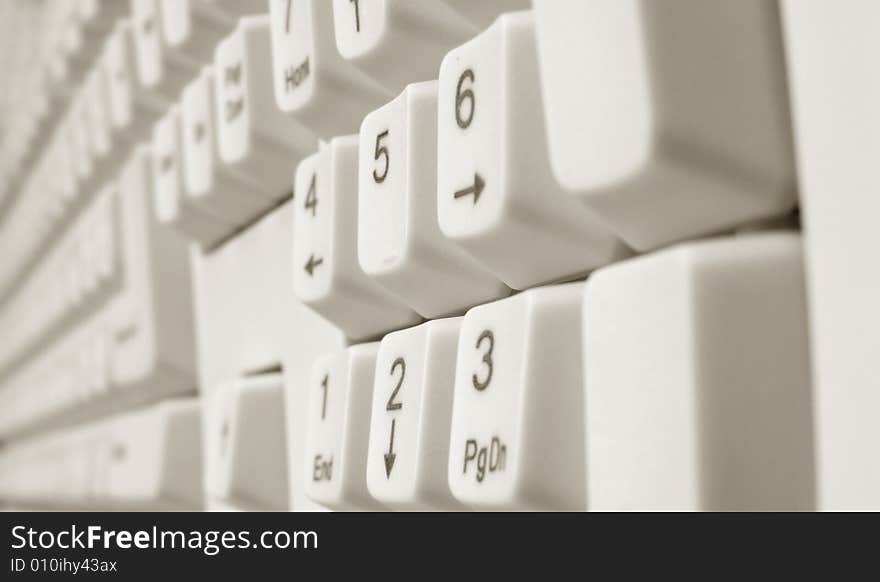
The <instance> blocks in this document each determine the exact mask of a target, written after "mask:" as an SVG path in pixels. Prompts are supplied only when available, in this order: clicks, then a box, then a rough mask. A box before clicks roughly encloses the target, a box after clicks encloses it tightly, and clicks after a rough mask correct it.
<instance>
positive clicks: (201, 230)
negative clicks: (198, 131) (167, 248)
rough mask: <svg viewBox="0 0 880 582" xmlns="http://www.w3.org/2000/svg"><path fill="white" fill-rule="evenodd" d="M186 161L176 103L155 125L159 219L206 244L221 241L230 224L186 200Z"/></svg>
mask: <svg viewBox="0 0 880 582" xmlns="http://www.w3.org/2000/svg"><path fill="white" fill-rule="evenodd" d="M183 166H184V162H183V156H182V149H181V144H180V115H179V112H178V108H177V106H173V107H171V108H170V109H169V110H168V113H166V114H165V115H164V116H162V118H161V119H160V120H159V121H158V122H157V123H156V126H155V127H154V128H153V139H152V156H151V167H152V182H153V204H154V208H155V210H156V216H157V218H158V219H159V222H161V223H163V224H167V225H168V226H170V227H171V228H174V229H176V230H178V231H180V232H181V233H182V234H184V235H185V236H188V237H189V238H192V239H194V240H196V241H198V242H199V243H201V244H203V245H212V244H214V243H216V242H217V241H219V240H220V239H221V238H222V237H223V236H224V235H225V234H226V233H227V232H229V231H230V230H231V228H232V227H231V226H230V225H229V224H227V223H224V222H223V221H222V219H220V218H219V217H217V216H212V215H210V214H207V213H205V212H203V211H202V210H200V209H199V208H198V207H193V206H192V205H190V204H187V202H186V200H184V193H183V172H184V168H183Z"/></svg>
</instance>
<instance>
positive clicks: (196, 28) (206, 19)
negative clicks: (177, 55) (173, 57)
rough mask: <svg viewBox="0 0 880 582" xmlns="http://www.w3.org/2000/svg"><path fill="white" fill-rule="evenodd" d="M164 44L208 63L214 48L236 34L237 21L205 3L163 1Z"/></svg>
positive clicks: (192, 0) (161, 5) (191, 0)
mask: <svg viewBox="0 0 880 582" xmlns="http://www.w3.org/2000/svg"><path fill="white" fill-rule="evenodd" d="M159 14H160V16H161V19H162V40H163V42H164V43H165V44H166V45H167V46H168V47H169V48H170V49H171V50H172V51H175V52H181V53H184V54H185V55H187V56H188V57H190V58H192V59H195V60H196V61H198V62H208V61H210V60H211V59H212V58H213V56H214V47H215V46H216V45H217V43H218V42H220V40H221V39H222V38H223V37H224V36H226V34H228V33H229V31H230V30H232V27H233V25H234V21H233V20H232V19H231V18H230V17H229V16H228V15H227V14H225V13H224V12H222V11H221V10H218V9H217V8H214V7H212V6H210V5H209V4H208V3H205V2H202V1H201V0H159Z"/></svg>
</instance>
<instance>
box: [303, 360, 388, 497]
mask: <svg viewBox="0 0 880 582" xmlns="http://www.w3.org/2000/svg"><path fill="white" fill-rule="evenodd" d="M378 349H379V344H378V343H371V344H360V345H356V346H352V347H350V348H347V349H345V350H341V351H339V352H336V353H334V354H331V355H328V356H325V357H323V358H321V359H319V360H318V361H316V362H315V366H314V368H312V374H311V378H310V380H309V404H308V406H309V408H308V414H309V415H308V424H309V428H308V436H307V437H306V452H305V456H304V459H305V466H304V467H303V469H304V472H305V475H304V480H305V490H306V495H308V496H309V498H310V499H312V500H313V501H315V502H317V503H320V504H321V505H325V506H327V507H330V508H333V509H379V508H380V507H381V506H380V504H379V503H378V502H377V501H376V500H375V499H373V497H371V496H370V493H369V491H368V490H367V476H366V471H367V449H368V442H369V438H370V407H371V406H372V397H373V373H374V371H375V367H376V353H377V351H378Z"/></svg>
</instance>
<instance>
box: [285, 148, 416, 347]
mask: <svg viewBox="0 0 880 582" xmlns="http://www.w3.org/2000/svg"><path fill="white" fill-rule="evenodd" d="M357 158H358V136H356V135H351V136H345V137H338V138H335V139H333V140H332V141H331V142H330V143H329V144H327V145H326V146H325V147H323V148H322V149H321V151H319V152H318V153H316V154H314V155H312V156H310V157H308V158H306V159H305V160H303V161H302V162H300V164H299V166H298V167H297V169H296V179H295V186H294V190H295V191H296V198H295V199H294V210H293V217H294V219H293V261H294V262H293V288H294V292H295V293H296V295H297V297H299V299H300V300H301V301H302V302H303V303H305V304H306V305H308V306H309V307H310V308H312V309H313V310H314V311H316V312H318V313H320V314H321V315H323V316H324V317H325V318H326V319H327V320H329V321H331V322H332V323H334V324H335V325H336V326H337V327H338V328H339V329H341V330H342V331H343V332H344V333H345V334H346V335H347V336H348V337H349V338H351V339H355V340H357V339H363V338H367V337H372V336H376V335H378V334H380V333H382V332H385V331H388V330H390V329H399V328H401V327H408V326H410V325H413V324H415V323H418V321H419V319H420V318H419V316H418V315H417V314H416V313H415V312H414V311H412V310H411V309H410V308H408V307H407V306H405V305H404V304H403V303H402V302H401V301H400V300H399V299H397V298H396V297H394V296H392V295H391V294H389V293H388V292H387V291H386V290H385V289H383V288H381V287H380V286H379V285H378V284H377V283H376V282H375V281H373V280H372V279H370V278H369V277H368V276H367V275H366V274H365V273H364V272H363V271H362V270H361V267H360V265H359V264H358V257H357V253H358V250H357V212H358V188H357V170H358V159H357Z"/></svg>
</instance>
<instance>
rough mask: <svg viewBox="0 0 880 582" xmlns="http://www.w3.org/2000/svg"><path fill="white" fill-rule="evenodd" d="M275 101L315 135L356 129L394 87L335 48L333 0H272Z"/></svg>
mask: <svg viewBox="0 0 880 582" xmlns="http://www.w3.org/2000/svg"><path fill="white" fill-rule="evenodd" d="M269 13H270V17H271V19H272V65H273V73H272V77H273V80H274V87H275V101H276V102H277V104H278V107H280V108H281V110H282V111H284V112H286V113H289V114H291V115H293V116H294V117H295V118H296V119H298V120H300V121H302V123H304V124H305V125H307V126H308V127H310V128H311V129H312V131H314V132H315V133H316V134H317V135H318V136H319V137H321V138H324V139H329V138H330V137H332V136H334V135H341V134H348V133H352V132H355V131H357V129H358V127H359V126H360V123H361V120H362V119H363V117H364V115H366V114H367V113H369V112H370V111H371V110H373V109H375V108H377V107H379V106H381V105H382V104H383V103H385V102H386V101H387V100H388V99H389V98H391V96H392V93H391V92H390V91H389V90H388V89H386V88H384V87H382V86H381V85H379V84H378V83H377V82H376V81H374V80H373V79H370V78H369V77H367V76H366V75H365V74H364V73H363V72H361V71H360V70H359V69H358V68H357V67H355V66H354V65H353V64H352V63H350V62H348V61H346V60H345V59H343V58H342V56H341V55H340V54H339V51H338V49H337V48H336V42H335V40H334V32H333V4H332V3H331V2H329V1H327V0H270V1H269Z"/></svg>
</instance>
